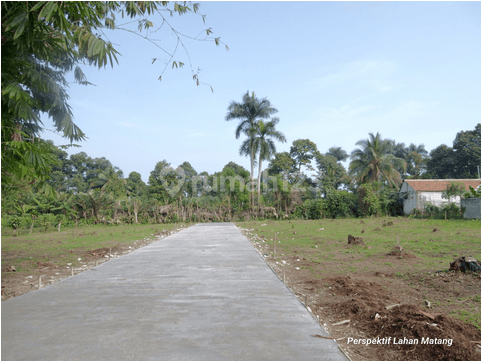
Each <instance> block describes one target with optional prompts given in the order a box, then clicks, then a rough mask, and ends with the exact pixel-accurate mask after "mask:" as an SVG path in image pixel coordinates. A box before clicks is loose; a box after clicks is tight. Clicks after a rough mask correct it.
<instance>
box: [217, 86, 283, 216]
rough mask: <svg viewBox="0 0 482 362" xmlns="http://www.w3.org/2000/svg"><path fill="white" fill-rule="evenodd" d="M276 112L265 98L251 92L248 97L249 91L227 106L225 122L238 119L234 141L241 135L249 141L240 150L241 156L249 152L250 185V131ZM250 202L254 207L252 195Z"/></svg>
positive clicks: (252, 176) (252, 139)
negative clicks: (240, 98) (243, 134)
mask: <svg viewBox="0 0 482 362" xmlns="http://www.w3.org/2000/svg"><path fill="white" fill-rule="evenodd" d="M277 112H278V110H277V109H276V108H274V107H273V106H272V105H271V102H270V101H269V100H268V99H267V98H263V99H259V98H257V97H256V96H255V93H254V92H252V93H251V95H249V91H247V92H246V94H244V95H243V99H242V102H235V101H231V103H230V104H229V106H228V113H227V114H226V117H225V120H226V121H231V120H234V119H238V120H239V121H240V122H239V124H238V126H237V128H236V131H235V135H236V139H238V138H239V137H240V136H241V133H245V134H246V135H247V136H248V138H249V141H248V143H247V144H246V147H241V148H240V153H241V154H246V153H247V152H249V156H250V163H251V184H253V182H254V165H255V155H256V153H255V151H256V150H255V146H254V138H253V137H254V132H253V131H252V129H253V128H254V127H255V124H256V122H258V121H259V120H263V119H267V118H269V117H271V115H273V114H275V113H277ZM252 202H253V207H254V194H252Z"/></svg>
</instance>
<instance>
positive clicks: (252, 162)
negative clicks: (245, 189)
mask: <svg viewBox="0 0 482 362" xmlns="http://www.w3.org/2000/svg"><path fill="white" fill-rule="evenodd" d="M253 183H254V149H253V144H251V207H252V209H253V210H254V189H253Z"/></svg>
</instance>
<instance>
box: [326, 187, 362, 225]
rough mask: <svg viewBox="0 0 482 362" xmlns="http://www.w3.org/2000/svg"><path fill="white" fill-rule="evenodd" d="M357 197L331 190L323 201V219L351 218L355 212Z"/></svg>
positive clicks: (345, 192) (346, 192)
mask: <svg viewBox="0 0 482 362" xmlns="http://www.w3.org/2000/svg"><path fill="white" fill-rule="evenodd" d="M357 204H358V202H357V196H356V195H355V194H353V193H350V192H348V191H338V190H332V191H329V192H327V193H326V196H325V199H324V200H323V214H324V216H325V217H330V218H333V219H335V218H337V217H343V218H344V217H353V216H355V215H356V210H357V206H358V205H357Z"/></svg>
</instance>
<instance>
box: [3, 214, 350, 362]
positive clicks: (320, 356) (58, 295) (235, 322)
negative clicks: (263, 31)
mask: <svg viewBox="0 0 482 362" xmlns="http://www.w3.org/2000/svg"><path fill="white" fill-rule="evenodd" d="M1 305H2V351H1V352H2V360H346V357H345V356H344V355H343V354H342V353H341V352H340V351H339V349H338V347H337V345H336V343H335V342H334V341H333V340H325V339H320V338H314V337H312V336H311V335H312V334H320V335H324V336H326V335H327V333H326V332H325V331H324V330H323V329H322V328H321V327H320V326H319V324H318V323H317V322H316V320H315V319H314V318H313V317H312V316H311V315H310V314H309V313H308V311H307V310H306V309H305V307H304V306H303V305H302V304H301V303H300V302H299V301H298V300H297V299H296V298H295V296H294V295H293V294H292V293H291V292H290V291H289V290H288V289H287V288H286V287H285V286H284V284H283V283H282V282H281V281H280V280H279V278H278V277H277V276H276V275H275V274H274V273H273V272H272V270H271V269H270V268H269V266H268V265H267V264H266V263H265V262H264V260H263V259H262V258H261V256H260V255H259V254H258V253H257V252H256V251H255V250H254V248H253V247H252V246H251V244H250V242H249V241H248V240H247V239H246V238H245V237H244V236H243V235H242V234H241V233H240V231H239V230H238V229H237V228H236V227H235V225H234V224H232V223H219V224H215V223H212V224H198V225H195V226H192V227H190V228H188V229H185V230H183V231H181V232H179V233H177V234H175V235H172V236H170V237H167V238H164V239H162V240H159V241H156V242H154V243H152V244H150V245H148V246H146V247H144V248H141V249H137V250H136V251H134V252H132V253H130V254H128V255H125V256H123V257H121V258H118V259H113V260H111V261H109V262H107V263H104V264H102V265H100V266H98V267H96V268H94V269H92V270H88V271H85V272H83V273H81V274H78V275H76V276H73V277H71V278H68V279H65V280H63V281H61V282H58V283H56V284H53V285H51V286H48V287H45V288H43V289H40V290H37V291H33V292H30V293H28V294H25V295H22V296H20V297H17V298H14V299H10V300H8V301H5V302H2V303H1Z"/></svg>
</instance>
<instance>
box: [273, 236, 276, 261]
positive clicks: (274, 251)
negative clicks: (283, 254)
mask: <svg viewBox="0 0 482 362" xmlns="http://www.w3.org/2000/svg"><path fill="white" fill-rule="evenodd" d="M273 255H274V256H275V257H276V233H274V239H273Z"/></svg>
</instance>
